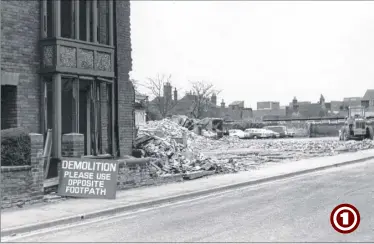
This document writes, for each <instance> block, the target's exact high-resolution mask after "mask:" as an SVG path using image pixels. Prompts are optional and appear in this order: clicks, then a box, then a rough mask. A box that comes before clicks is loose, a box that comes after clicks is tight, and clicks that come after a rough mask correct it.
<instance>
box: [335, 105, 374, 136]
mask: <svg viewBox="0 0 374 244" xmlns="http://www.w3.org/2000/svg"><path fill="white" fill-rule="evenodd" d="M373 135H374V133H373V127H372V126H371V125H368V121H367V119H366V117H365V108H364V107H363V106H354V107H349V108H348V117H347V118H346V120H345V122H344V125H343V127H342V128H341V129H340V130H339V140H341V141H348V140H363V139H370V140H373Z"/></svg>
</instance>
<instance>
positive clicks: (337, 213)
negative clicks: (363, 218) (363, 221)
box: [330, 203, 360, 234]
mask: <svg viewBox="0 0 374 244" xmlns="http://www.w3.org/2000/svg"><path fill="white" fill-rule="evenodd" d="M330 223H331V225H332V227H333V228H334V229H335V230H336V231H337V232H339V233H342V234H349V233H352V232H353V231H355V230H356V229H357V227H358V226H359V225H360V212H359V211H358V210H357V208H356V207H355V206H353V205H351V204H346V203H345V204H340V205H338V206H336V207H335V208H334V209H333V210H332V212H331V214H330Z"/></svg>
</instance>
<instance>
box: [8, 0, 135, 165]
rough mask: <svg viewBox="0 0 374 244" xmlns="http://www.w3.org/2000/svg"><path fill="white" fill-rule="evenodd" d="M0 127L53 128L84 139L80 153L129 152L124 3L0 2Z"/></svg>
mask: <svg viewBox="0 0 374 244" xmlns="http://www.w3.org/2000/svg"><path fill="white" fill-rule="evenodd" d="M1 5H2V9H1V35H2V38H1V54H2V55H1V82H2V83H1V95H2V96H1V97H2V100H1V119H2V121H1V122H2V123H1V125H2V126H1V127H2V129H5V128H12V127H27V128H29V129H30V130H31V131H32V132H36V133H41V134H43V135H46V132H47V130H48V129H52V156H53V157H57V158H59V157H61V156H62V148H64V147H63V145H62V144H63V141H64V140H63V139H64V135H66V134H71V133H75V134H76V133H79V134H81V136H80V137H79V138H84V148H83V152H82V153H83V154H84V155H99V154H105V153H109V154H112V155H114V156H123V155H126V154H130V153H131V150H132V143H133V133H134V106H133V105H134V99H135V92H134V89H133V85H132V83H131V82H130V80H129V72H130V71H131V69H132V59H131V39H130V3H129V2H128V1H119V0H118V1H117V0H105V1H104V0H76V1H69V0H63V1H62V0H53V1H47V0H39V1H38V0H35V1H26V0H18V1H2V3H1Z"/></svg>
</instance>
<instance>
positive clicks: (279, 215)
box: [8, 160, 374, 243]
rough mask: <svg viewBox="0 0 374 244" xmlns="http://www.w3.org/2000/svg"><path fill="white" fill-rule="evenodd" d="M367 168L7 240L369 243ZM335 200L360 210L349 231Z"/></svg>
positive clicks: (372, 211)
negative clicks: (335, 223) (334, 217)
mask: <svg viewBox="0 0 374 244" xmlns="http://www.w3.org/2000/svg"><path fill="white" fill-rule="evenodd" d="M373 175H374V160H371V161H366V162H363V163H359V164H352V165H346V166H344V167H339V168H331V169H328V170H325V171H318V172H314V173H310V174H307V175H300V176H297V177H292V178H286V179H283V180H278V181H272V182H268V183H265V184H261V185H256V186H249V187H245V188H237V189H235V190H232V191H229V192H224V193H220V194H217V195H215V196H210V197H204V198H200V199H195V200H190V201H185V202H181V203H176V204H171V205H166V206H158V207H154V208H149V209H145V210H143V211H137V212H131V213H126V214H122V215H118V216H113V217H111V218H107V219H101V220H99V221H93V222H91V223H81V224H78V225H71V226H65V227H63V228H56V229H51V230H49V231H48V232H44V233H36V234H33V235H29V236H23V237H22V236H21V237H18V238H17V237H16V238H14V239H13V240H12V239H9V240H8V241H17V242H62V241H63V242H150V243H156V242H187V243H192V242H220V243H223V242H322V243H323V242H373V241H374V235H373V233H374V208H373V207H372V206H374V188H373V184H374V178H373ZM341 203H350V204H353V205H354V206H355V207H356V208H357V209H358V210H359V211H360V215H361V222H360V225H359V227H358V229H357V230H356V231H355V232H353V233H351V234H346V235H344V234H340V233H338V232H336V231H335V230H334V229H333V228H332V226H331V225H330V222H329V217H330V213H331V211H332V209H333V208H334V207H335V206H337V205H339V204H341Z"/></svg>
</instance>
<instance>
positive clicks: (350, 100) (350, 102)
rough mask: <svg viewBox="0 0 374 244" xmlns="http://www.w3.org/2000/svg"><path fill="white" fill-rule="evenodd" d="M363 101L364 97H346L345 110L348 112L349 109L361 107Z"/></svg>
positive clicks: (344, 101) (344, 100)
mask: <svg viewBox="0 0 374 244" xmlns="http://www.w3.org/2000/svg"><path fill="white" fill-rule="evenodd" d="M361 101H362V97H345V98H344V99H343V107H342V109H343V110H348V108H349V107H352V106H360V105H361Z"/></svg>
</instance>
